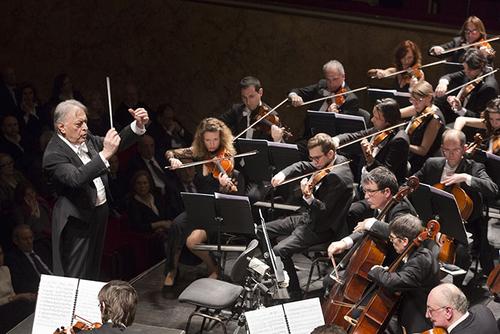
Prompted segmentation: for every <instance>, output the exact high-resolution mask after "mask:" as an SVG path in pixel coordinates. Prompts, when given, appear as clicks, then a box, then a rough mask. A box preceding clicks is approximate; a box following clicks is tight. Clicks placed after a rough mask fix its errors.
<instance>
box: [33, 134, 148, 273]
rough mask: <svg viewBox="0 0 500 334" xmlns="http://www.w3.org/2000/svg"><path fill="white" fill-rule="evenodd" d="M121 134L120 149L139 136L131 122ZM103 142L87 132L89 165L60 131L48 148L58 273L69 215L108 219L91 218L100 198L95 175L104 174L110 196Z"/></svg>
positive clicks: (46, 158)
mask: <svg viewBox="0 0 500 334" xmlns="http://www.w3.org/2000/svg"><path fill="white" fill-rule="evenodd" d="M120 137H121V142H120V148H119V149H125V148H127V147H128V146H130V145H132V144H133V143H134V142H136V141H137V139H138V138H139V137H140V136H138V135H136V134H135V133H134V132H133V131H132V129H131V128H130V126H127V127H126V128H124V129H123V130H122V131H121V132H120ZM103 143H104V138H103V137H98V136H94V135H92V134H90V133H89V134H88V135H87V141H86V144H87V148H88V154H89V157H90V159H91V160H90V162H89V163H87V164H86V165H85V164H83V162H82V161H81V160H80V158H79V157H78V155H77V154H76V153H75V152H74V151H73V150H72V149H71V147H69V146H68V145H67V144H66V143H65V142H64V141H63V140H62V139H61V138H60V137H59V136H58V135H57V134H54V135H53V136H52V139H51V140H50V141H49V143H48V145H47V148H46V149H45V153H44V155H43V163H42V164H43V169H44V171H45V173H46V174H47V176H48V179H49V182H50V183H51V185H52V186H53V187H54V188H55V191H56V193H57V196H58V198H57V201H56V203H55V205H54V210H53V220H52V245H53V254H54V263H53V266H54V272H55V273H56V274H62V273H63V267H62V263H61V254H60V237H61V233H62V230H63V229H64V226H65V225H66V222H67V221H68V217H74V218H76V219H78V220H81V221H84V222H88V223H89V224H100V223H105V222H92V221H90V218H89V217H90V216H91V214H92V211H93V210H94V209H95V203H96V199H97V189H96V187H95V185H94V182H93V180H94V178H96V177H100V178H101V180H102V182H103V184H104V187H105V188H106V197H107V199H108V200H111V193H110V191H109V185H108V175H107V172H108V169H107V167H106V165H105V164H104V162H103V161H102V159H101V157H100V156H99V151H101V150H102V148H103Z"/></svg>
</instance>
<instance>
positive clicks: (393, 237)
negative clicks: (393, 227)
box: [389, 234, 401, 243]
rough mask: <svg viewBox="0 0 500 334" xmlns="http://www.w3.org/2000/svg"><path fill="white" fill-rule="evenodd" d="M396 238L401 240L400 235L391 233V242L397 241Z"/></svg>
mask: <svg viewBox="0 0 500 334" xmlns="http://www.w3.org/2000/svg"><path fill="white" fill-rule="evenodd" d="M396 240H401V238H400V237H398V236H395V235H393V234H389V241H390V242H392V243H394V241H396Z"/></svg>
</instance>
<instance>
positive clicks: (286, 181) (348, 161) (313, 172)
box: [275, 160, 352, 188]
mask: <svg viewBox="0 0 500 334" xmlns="http://www.w3.org/2000/svg"><path fill="white" fill-rule="evenodd" d="M351 161H352V160H347V161H344V162H342V163H340V164H338V165H333V166H329V167H324V168H321V169H318V170H315V171H312V172H310V173H306V174H303V175H300V176H296V177H292V178H291V179H288V180H285V181H283V182H281V183H280V184H278V185H277V186H276V187H279V186H283V185H285V184H288V183H291V182H294V181H297V180H301V179H303V178H304V177H308V176H311V175H313V174H315V173H319V172H322V171H324V170H327V169H333V168H335V167H340V166H343V165H347V164H349V163H350V162H351ZM276 187H275V188H276Z"/></svg>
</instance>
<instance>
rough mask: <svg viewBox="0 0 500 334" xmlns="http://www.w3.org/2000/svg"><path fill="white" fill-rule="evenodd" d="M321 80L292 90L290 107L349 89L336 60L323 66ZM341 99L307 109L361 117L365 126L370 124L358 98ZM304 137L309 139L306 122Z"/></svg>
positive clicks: (351, 95) (308, 128) (309, 130)
mask: <svg viewBox="0 0 500 334" xmlns="http://www.w3.org/2000/svg"><path fill="white" fill-rule="evenodd" d="M323 77H324V78H323V79H321V80H319V81H318V82H317V83H315V84H312V85H310V86H306V87H303V88H293V89H292V90H291V91H290V93H289V94H288V97H289V99H290V100H291V102H292V106H294V107H300V106H301V105H302V104H303V103H304V102H308V101H312V100H315V99H318V98H321V97H325V96H329V95H333V94H339V93H344V92H348V91H350V90H351V89H350V88H349V86H348V85H347V83H346V82H345V77H346V74H345V70H344V66H343V65H342V63H340V62H339V61H338V60H330V61H329V62H327V63H326V64H325V65H323ZM342 97H343V98H339V99H336V98H332V99H327V100H324V101H319V102H317V103H314V104H311V105H310V106H309V107H308V109H310V110H315V111H326V112H338V113H341V114H348V115H355V116H361V117H364V118H365V121H366V123H367V124H369V122H370V117H369V114H368V113H367V112H366V111H365V110H360V109H359V100H358V97H357V96H356V95H355V94H354V93H352V94H346V95H343V96H342ZM304 137H305V138H306V139H309V138H310V137H311V129H310V126H309V124H308V122H307V121H306V124H305V129H304Z"/></svg>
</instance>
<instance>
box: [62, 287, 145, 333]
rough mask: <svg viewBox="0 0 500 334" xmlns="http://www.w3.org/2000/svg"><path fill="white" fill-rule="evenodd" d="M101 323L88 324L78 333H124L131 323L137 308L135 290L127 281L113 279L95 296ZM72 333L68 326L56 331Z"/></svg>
mask: <svg viewBox="0 0 500 334" xmlns="http://www.w3.org/2000/svg"><path fill="white" fill-rule="evenodd" d="M97 298H98V300H99V308H100V310H101V319H102V325H101V324H100V323H99V324H88V325H87V326H85V327H84V330H82V331H79V332H78V333H102V334H114V333H116V334H122V333H123V334H125V333H129V330H128V327H130V326H131V325H132V323H133V322H134V318H135V311H136V309H137V300H138V298H137V292H136V291H135V289H134V287H133V286H132V285H130V284H129V283H127V282H124V281H119V280H113V281H110V282H109V283H107V284H106V285H104V286H103V287H102V289H101V290H100V291H99V294H98V296H97ZM61 332H63V333H67V334H70V333H74V331H73V330H72V329H70V328H67V329H65V330H63V331H56V333H61Z"/></svg>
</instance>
